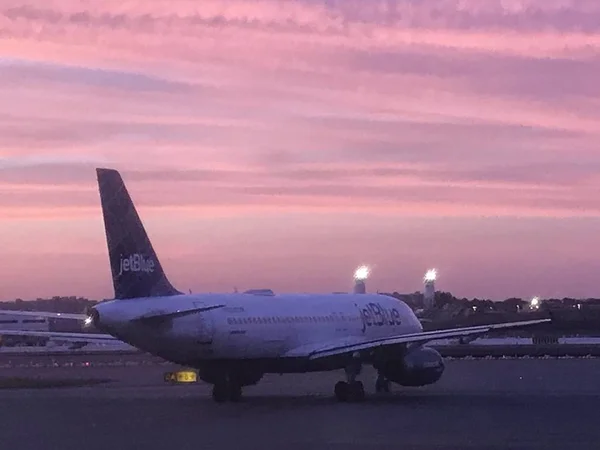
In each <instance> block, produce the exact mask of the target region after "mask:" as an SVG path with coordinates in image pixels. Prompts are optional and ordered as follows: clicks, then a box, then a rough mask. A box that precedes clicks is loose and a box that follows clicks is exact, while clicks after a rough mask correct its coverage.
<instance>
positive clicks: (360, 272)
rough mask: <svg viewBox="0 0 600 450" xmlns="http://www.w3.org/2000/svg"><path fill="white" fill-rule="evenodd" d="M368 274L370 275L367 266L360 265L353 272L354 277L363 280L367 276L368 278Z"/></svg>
mask: <svg viewBox="0 0 600 450" xmlns="http://www.w3.org/2000/svg"><path fill="white" fill-rule="evenodd" d="M369 275H370V270H369V267H368V266H360V267H359V268H358V269H356V271H355V272H354V279H355V280H360V281H363V280H366V279H367V278H369Z"/></svg>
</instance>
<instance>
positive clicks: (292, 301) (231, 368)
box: [0, 168, 551, 403]
mask: <svg viewBox="0 0 600 450" xmlns="http://www.w3.org/2000/svg"><path fill="white" fill-rule="evenodd" d="M96 175H97V180H98V186H99V193H100V201H101V207H102V215H103V219H104V226H105V234H106V241H107V246H108V254H109V261H110V267H111V272H112V281H113V288H114V299H111V300H105V301H103V302H100V303H99V304H97V305H95V306H93V307H92V308H90V311H89V315H79V317H77V318H79V319H81V320H86V322H87V323H92V324H93V325H94V327H95V328H96V329H98V330H100V331H102V332H103V333H106V334H97V335H94V336H89V335H85V333H81V334H80V335H79V336H77V339H78V340H79V341H83V340H86V339H89V340H91V341H95V342H98V341H111V340H115V339H116V340H119V341H123V342H126V343H128V344H130V345H132V346H133V347H136V348H138V349H140V350H142V351H144V352H147V353H150V354H152V355H155V356H158V357H160V358H162V359H164V360H167V361H169V362H172V363H175V364H178V365H181V366H185V367H189V368H193V369H195V370H196V371H197V374H198V378H199V379H200V380H202V381H204V382H206V383H209V384H211V385H212V398H213V400H214V401H215V402H218V403H221V402H226V401H233V402H237V401H240V400H241V398H242V389H243V388H244V387H246V386H252V385H255V384H257V383H258V382H259V381H260V380H261V379H262V378H263V376H264V375H265V374H268V373H275V374H290V373H308V372H322V371H332V370H344V372H345V380H340V381H339V382H338V383H336V384H335V387H334V394H335V398H336V399H337V400H338V401H340V402H356V401H361V400H364V399H365V389H364V385H363V383H362V381H360V380H359V379H358V376H359V375H360V373H361V371H362V368H363V366H366V365H371V366H373V367H374V368H375V369H376V370H377V379H376V382H375V390H376V392H379V393H387V392H390V384H391V383H396V384H398V385H401V386H413V387H415V386H425V385H430V384H433V383H436V382H437V381H438V380H439V379H440V378H441V376H442V374H443V372H444V369H445V364H444V360H443V358H442V356H441V355H440V353H439V352H437V351H436V350H435V349H433V348H431V347H427V346H426V345H425V344H427V343H428V342H430V341H432V340H436V339H446V338H458V337H462V336H474V335H481V334H485V333H488V332H490V331H493V330H499V329H506V328H515V327H522V326H530V325H534V324H540V323H544V322H549V321H551V319H550V318H548V319H537V320H529V321H521V322H510V323H502V324H493V325H482V326H472V327H465V328H454V329H444V330H436V331H426V332H424V331H423V328H422V325H421V323H420V321H419V319H418V318H417V317H416V316H415V314H414V313H413V311H412V310H411V308H410V307H409V306H408V305H407V304H406V303H404V302H403V301H401V300H398V299H396V298H393V297H391V296H386V295H380V294H368V293H365V294H354V293H345V294H339V293H338V294H333V293H332V294H302V293H277V294H275V293H273V292H267V291H268V290H267V291H265V290H258V291H252V290H250V291H247V292H244V293H239V292H238V293H194V294H187V293H182V292H181V291H179V290H177V289H176V288H175V287H174V286H173V284H172V283H171V282H170V281H169V279H168V278H167V275H166V273H165V271H164V270H163V267H162V265H161V263H160V261H159V258H158V256H157V254H156V252H155V251H154V248H153V246H152V243H151V242H150V238H149V236H148V234H147V232H146V229H145V227H144V225H143V223H142V221H141V219H140V217H139V215H138V213H137V210H136V208H135V205H134V203H133V201H132V199H131V197H130V195H129V192H128V191H127V188H126V187H125V183H124V181H123V179H122V177H121V174H120V173H119V172H118V171H117V170H114V169H106V168H97V169H96ZM12 313H14V311H13V312H12ZM36 314H37V312H36ZM76 316H77V315H70V317H72V318H75V317H76ZM2 333H3V331H2V330H0V334H2ZM23 333H25V332H23ZM40 333H41V334H43V335H45V336H49V337H55V336H56V334H57V333H53V332H39V333H38V334H40ZM60 334H61V336H60V337H62V338H64V337H65V336H64V335H66V334H69V333H60Z"/></svg>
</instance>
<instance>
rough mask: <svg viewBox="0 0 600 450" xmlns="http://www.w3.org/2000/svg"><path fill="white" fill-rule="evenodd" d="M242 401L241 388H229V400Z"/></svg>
mask: <svg viewBox="0 0 600 450" xmlns="http://www.w3.org/2000/svg"><path fill="white" fill-rule="evenodd" d="M241 399H242V387H241V386H231V391H230V392H229V400H231V401H232V402H239V401H240V400H241Z"/></svg>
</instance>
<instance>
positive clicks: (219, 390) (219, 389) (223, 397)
mask: <svg viewBox="0 0 600 450" xmlns="http://www.w3.org/2000/svg"><path fill="white" fill-rule="evenodd" d="M227 391H228V389H227V384H226V383H217V384H215V385H213V388H212V398H213V400H214V401H215V402H217V403H224V402H226V401H227V400H228V398H229V397H230V395H228V394H229V392H227Z"/></svg>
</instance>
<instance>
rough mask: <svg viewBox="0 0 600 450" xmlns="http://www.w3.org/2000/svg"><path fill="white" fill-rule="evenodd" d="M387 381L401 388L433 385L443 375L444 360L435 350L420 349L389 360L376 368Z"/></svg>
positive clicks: (428, 348)
mask: <svg viewBox="0 0 600 450" xmlns="http://www.w3.org/2000/svg"><path fill="white" fill-rule="evenodd" d="M376 368H377V369H378V370H379V371H380V372H381V374H382V375H383V376H384V377H385V378H387V379H388V380H390V381H392V382H394V383H397V384H399V385H401V386H425V385H428V384H433V383H435V382H436V381H438V380H439V379H440V378H441V377H442V373H444V368H445V366H444V359H443V358H442V355H440V354H439V353H438V352H437V351H436V350H435V349H433V348H430V347H420V348H418V349H415V350H412V351H409V352H408V353H407V354H405V355H404V356H403V357H402V358H401V359H390V360H387V361H384V362H382V363H380V364H378V366H377V367H376Z"/></svg>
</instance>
